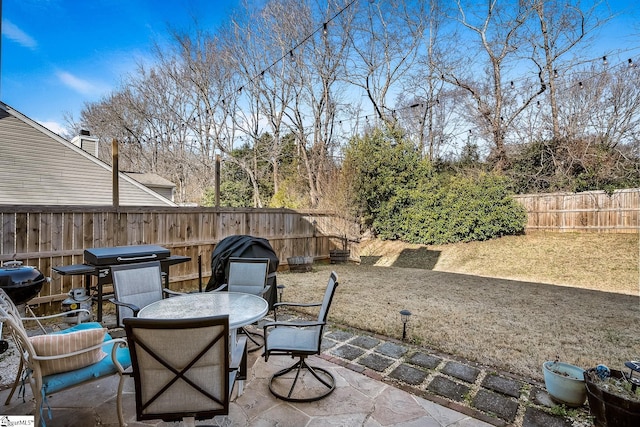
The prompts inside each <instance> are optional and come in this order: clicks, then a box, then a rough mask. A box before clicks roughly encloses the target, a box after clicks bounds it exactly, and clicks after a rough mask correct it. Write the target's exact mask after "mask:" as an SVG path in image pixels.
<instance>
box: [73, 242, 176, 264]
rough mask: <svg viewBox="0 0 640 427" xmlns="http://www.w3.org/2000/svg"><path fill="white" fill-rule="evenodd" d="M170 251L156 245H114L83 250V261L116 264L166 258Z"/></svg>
mask: <svg viewBox="0 0 640 427" xmlns="http://www.w3.org/2000/svg"><path fill="white" fill-rule="evenodd" d="M170 255H171V251H169V249H167V248H163V247H162V246H158V245H138V246H114V247H111V248H91V249H85V250H84V261H85V262H86V263H88V264H93V265H116V264H127V263H132V262H142V261H156V260H162V259H165V258H168V257H169V256H170Z"/></svg>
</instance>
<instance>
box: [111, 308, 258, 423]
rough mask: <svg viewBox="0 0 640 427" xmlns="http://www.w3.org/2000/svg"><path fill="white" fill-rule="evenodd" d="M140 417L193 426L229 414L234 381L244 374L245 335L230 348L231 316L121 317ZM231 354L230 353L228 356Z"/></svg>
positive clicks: (138, 415) (245, 365)
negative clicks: (127, 343) (196, 422)
mask: <svg viewBox="0 0 640 427" xmlns="http://www.w3.org/2000/svg"><path fill="white" fill-rule="evenodd" d="M124 327H125V331H126V334H127V339H128V340H129V348H130V351H131V359H132V366H133V372H132V375H133V378H134V383H135V396H136V417H137V420H138V421H143V420H154V419H161V420H163V421H165V422H170V421H182V422H184V423H185V425H194V423H195V420H204V419H210V418H213V417H214V416H217V415H226V414H228V413H229V401H230V398H231V393H232V391H233V385H234V383H235V381H236V379H239V378H240V377H244V376H246V369H247V351H246V337H242V338H241V339H240V340H239V341H238V343H237V345H234V346H233V347H232V349H231V352H230V351H229V344H230V343H229V317H228V316H211V317H201V318H191V319H146V318H137V317H129V318H126V319H125V320H124ZM230 353H231V355H230Z"/></svg>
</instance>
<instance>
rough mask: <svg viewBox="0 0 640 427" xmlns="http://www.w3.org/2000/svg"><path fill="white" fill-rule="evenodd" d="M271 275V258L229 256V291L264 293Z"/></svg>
mask: <svg viewBox="0 0 640 427" xmlns="http://www.w3.org/2000/svg"><path fill="white" fill-rule="evenodd" d="M268 275H269V258H239V257H231V258H229V275H228V276H227V287H228V289H227V290H228V291H229V292H243V293H245V294H254V295H262V293H263V291H264V289H265V286H266V284H267V276H268Z"/></svg>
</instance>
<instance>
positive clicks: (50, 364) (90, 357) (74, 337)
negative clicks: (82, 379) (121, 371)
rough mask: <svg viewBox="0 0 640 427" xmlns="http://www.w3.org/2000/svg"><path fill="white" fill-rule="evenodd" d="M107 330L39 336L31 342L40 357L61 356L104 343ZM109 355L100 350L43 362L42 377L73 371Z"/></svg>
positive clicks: (88, 330)
mask: <svg viewBox="0 0 640 427" xmlns="http://www.w3.org/2000/svg"><path fill="white" fill-rule="evenodd" d="M106 333H107V330H106V329H105V328H95V329H85V330H80V331H76V332H70V333H68V334H52V335H37V336H34V337H29V341H30V342H31V345H33V348H34V349H35V351H36V354H37V355H38V356H59V355H63V354H67V353H72V352H74V351H78V350H82V349H85V348H88V347H92V346H94V345H97V344H100V343H102V342H103V341H104V336H105V334H106ZM106 356H107V354H106V353H105V352H104V351H103V350H102V348H98V349H95V350H91V351H88V352H86V353H82V354H78V355H75V356H70V357H64V358H60V359H55V360H41V361H40V369H41V370H42V376H46V375H51V374H56V373H59V372H67V371H73V370H75V369H80V368H83V367H85V366H89V365H92V364H94V363H97V362H99V361H101V360H102V359H104V358H105V357H106Z"/></svg>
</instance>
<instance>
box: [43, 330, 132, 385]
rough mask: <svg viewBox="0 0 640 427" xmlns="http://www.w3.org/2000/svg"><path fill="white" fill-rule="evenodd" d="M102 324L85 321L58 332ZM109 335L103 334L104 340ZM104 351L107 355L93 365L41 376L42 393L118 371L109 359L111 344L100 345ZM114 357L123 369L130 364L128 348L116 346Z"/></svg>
mask: <svg viewBox="0 0 640 427" xmlns="http://www.w3.org/2000/svg"><path fill="white" fill-rule="evenodd" d="M102 327H103V326H102V325H101V324H100V323H97V322H87V323H81V324H79V325H75V326H73V327H71V328H68V329H64V330H62V331H58V332H56V333H58V334H66V333H69V332H74V331H79V330H84V329H93V328H102ZM111 339H112V338H111V335H109V334H105V337H104V342H106V341H110V340H111ZM102 348H103V350H104V352H105V353H107V357H105V358H104V359H102V360H101V361H100V362H98V363H95V364H93V365H89V366H85V367H84V368H80V369H76V370H75V371H69V372H60V373H58V374H52V375H47V376H46V377H43V378H42V383H43V389H44V393H45V395H46V394H53V393H56V392H58V391H60V390H64V389H66V388H69V387H73V386H75V385H78V384H81V383H83V382H86V381H90V380H94V379H97V378H100V377H104V376H107V375H111V374H115V373H116V372H118V369H117V368H116V366H115V365H114V364H113V361H112V360H111V349H112V348H113V344H108V345H105V346H104V347H102ZM116 358H117V359H118V362H119V363H120V364H121V365H122V367H123V368H124V369H127V368H129V367H130V366H131V356H130V355H129V349H128V348H126V347H124V348H118V349H116Z"/></svg>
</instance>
